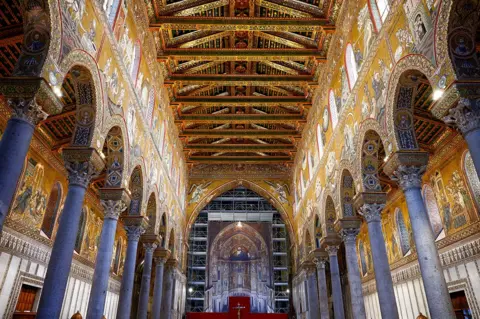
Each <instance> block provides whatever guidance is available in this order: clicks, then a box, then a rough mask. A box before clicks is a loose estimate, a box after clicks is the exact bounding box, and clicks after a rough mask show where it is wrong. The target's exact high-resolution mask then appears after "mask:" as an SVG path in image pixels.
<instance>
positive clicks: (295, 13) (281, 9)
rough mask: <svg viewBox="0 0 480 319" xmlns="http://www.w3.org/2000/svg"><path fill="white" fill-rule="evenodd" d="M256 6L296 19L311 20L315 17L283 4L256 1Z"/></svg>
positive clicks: (262, 0)
mask: <svg viewBox="0 0 480 319" xmlns="http://www.w3.org/2000/svg"><path fill="white" fill-rule="evenodd" d="M255 4H256V5H257V6H260V7H263V8H266V9H270V10H275V11H279V12H284V13H287V14H288V15H290V16H292V17H295V18H310V17H312V16H313V14H311V13H308V12H303V11H300V10H297V9H295V8H291V7H288V6H284V5H281V4H277V3H273V2H270V1H265V0H255Z"/></svg>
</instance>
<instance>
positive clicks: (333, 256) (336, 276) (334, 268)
mask: <svg viewBox="0 0 480 319" xmlns="http://www.w3.org/2000/svg"><path fill="white" fill-rule="evenodd" d="M325 250H326V251H327V253H328V257H329V258H330V278H331V280H332V295H333V310H334V312H335V319H345V309H344V307H343V293H342V282H341V280H340V268H339V267H338V256H337V253H338V246H327V247H326V248H325Z"/></svg>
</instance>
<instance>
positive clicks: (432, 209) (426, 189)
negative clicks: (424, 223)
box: [422, 185, 445, 240]
mask: <svg viewBox="0 0 480 319" xmlns="http://www.w3.org/2000/svg"><path fill="white" fill-rule="evenodd" d="M422 195H423V201H424V202H425V208H426V209H427V213H428V219H429V220H430V225H431V226H432V230H433V236H435V238H436V240H439V239H441V238H443V237H445V234H444V235H443V236H440V234H441V233H442V230H443V223H442V217H441V216H440V210H439V209H438V206H437V200H436V198H435V193H434V192H433V189H432V187H431V186H430V185H425V186H423V191H422Z"/></svg>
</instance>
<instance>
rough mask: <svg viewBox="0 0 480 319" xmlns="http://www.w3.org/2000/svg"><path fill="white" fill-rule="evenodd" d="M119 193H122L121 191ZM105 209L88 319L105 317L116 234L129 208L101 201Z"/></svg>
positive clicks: (117, 202) (116, 202)
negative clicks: (119, 218)
mask: <svg viewBox="0 0 480 319" xmlns="http://www.w3.org/2000/svg"><path fill="white" fill-rule="evenodd" d="M119 191H122V190H121V189H119ZM100 203H101V204H102V206H103V209H104V216H105V218H104V219H103V226H102V233H101V235H100V245H99V248H98V253H97V259H96V260H95V271H94V273H93V281H92V289H91V290H90V298H89V301H88V310H87V316H86V318H87V319H101V318H102V316H103V315H104V313H103V311H104V308H105V299H106V297H107V291H108V280H109V278H110V265H111V263H112V254H113V246H114V245H115V232H116V230H117V221H118V217H119V216H120V214H121V213H122V212H123V211H124V210H125V209H126V208H127V205H126V203H125V202H124V201H122V200H121V199H120V200H101V201H100Z"/></svg>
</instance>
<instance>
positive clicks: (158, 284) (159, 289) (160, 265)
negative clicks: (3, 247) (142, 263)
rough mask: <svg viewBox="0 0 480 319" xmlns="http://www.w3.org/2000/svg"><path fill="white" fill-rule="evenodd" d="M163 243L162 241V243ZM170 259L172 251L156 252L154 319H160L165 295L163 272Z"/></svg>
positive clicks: (159, 250) (162, 249) (160, 250)
mask: <svg viewBox="0 0 480 319" xmlns="http://www.w3.org/2000/svg"><path fill="white" fill-rule="evenodd" d="M160 242H161V241H160ZM169 257H170V251H169V250H167V249H165V248H157V249H156V250H155V252H154V258H155V264H156V266H155V285H154V287H153V304H152V319H160V309H161V307H162V294H163V272H164V268H165V262H166V261H167V259H168V258H169Z"/></svg>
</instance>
